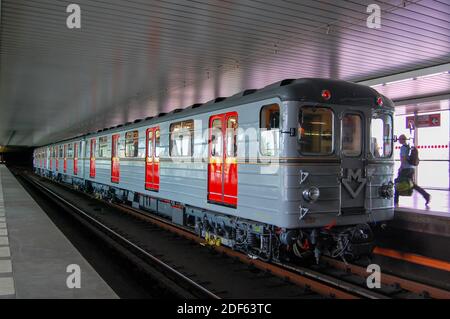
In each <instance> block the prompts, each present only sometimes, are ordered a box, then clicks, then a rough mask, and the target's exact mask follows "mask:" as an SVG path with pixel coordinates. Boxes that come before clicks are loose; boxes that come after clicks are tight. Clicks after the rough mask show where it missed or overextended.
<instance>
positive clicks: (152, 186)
mask: <svg viewBox="0 0 450 319" xmlns="http://www.w3.org/2000/svg"><path fill="white" fill-rule="evenodd" d="M159 142H160V133H159V127H152V128H149V129H147V131H146V150H145V189H147V190H151V191H158V190H159Z"/></svg>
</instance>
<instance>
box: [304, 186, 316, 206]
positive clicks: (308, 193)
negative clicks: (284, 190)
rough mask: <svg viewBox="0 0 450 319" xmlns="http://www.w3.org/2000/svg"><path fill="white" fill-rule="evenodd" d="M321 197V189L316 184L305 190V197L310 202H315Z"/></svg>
mask: <svg viewBox="0 0 450 319" xmlns="http://www.w3.org/2000/svg"><path fill="white" fill-rule="evenodd" d="M319 197H320V191H319V189H318V188H317V187H315V186H312V187H310V188H308V189H305V190H304V191H303V198H304V199H305V200H306V201H308V202H310V203H314V202H315V201H316V200H318V199H319Z"/></svg>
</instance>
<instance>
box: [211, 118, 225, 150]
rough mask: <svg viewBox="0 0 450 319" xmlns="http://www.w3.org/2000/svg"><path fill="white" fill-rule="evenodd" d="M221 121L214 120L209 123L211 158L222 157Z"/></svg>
mask: <svg viewBox="0 0 450 319" xmlns="http://www.w3.org/2000/svg"><path fill="white" fill-rule="evenodd" d="M222 150H223V133H222V120H221V119H215V120H213V122H212V123H211V156H214V157H222V156H223V153H222Z"/></svg>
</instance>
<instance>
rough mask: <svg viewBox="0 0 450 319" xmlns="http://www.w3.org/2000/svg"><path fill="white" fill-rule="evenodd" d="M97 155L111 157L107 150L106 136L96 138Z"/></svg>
mask: <svg viewBox="0 0 450 319" xmlns="http://www.w3.org/2000/svg"><path fill="white" fill-rule="evenodd" d="M98 157H100V158H102V157H111V154H109V150H108V137H107V136H102V137H99V138H98Z"/></svg>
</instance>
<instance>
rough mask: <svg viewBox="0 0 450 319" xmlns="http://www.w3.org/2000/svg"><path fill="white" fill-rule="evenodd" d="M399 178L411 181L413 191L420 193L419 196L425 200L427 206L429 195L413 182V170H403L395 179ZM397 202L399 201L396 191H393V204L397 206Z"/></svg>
mask: <svg viewBox="0 0 450 319" xmlns="http://www.w3.org/2000/svg"><path fill="white" fill-rule="evenodd" d="M400 178H409V179H411V180H412V181H413V184H414V186H413V189H414V190H416V191H418V192H419V193H420V195H422V196H423V198H425V200H426V202H427V204H428V202H429V200H430V194H428V193H427V191H426V190H424V189H423V188H422V187H420V186H419V185H417V184H416V183H415V182H414V168H405V169H402V170H401V171H400V172H399V173H398V177H397V179H400ZM398 200H399V194H398V193H397V191H395V194H394V203H395V204H398Z"/></svg>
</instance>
